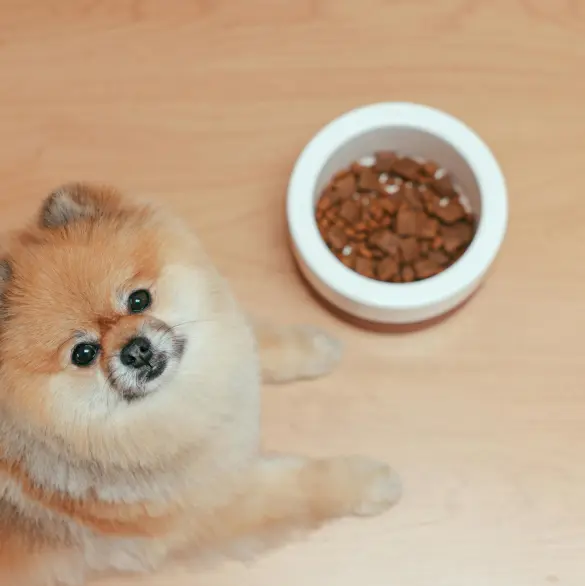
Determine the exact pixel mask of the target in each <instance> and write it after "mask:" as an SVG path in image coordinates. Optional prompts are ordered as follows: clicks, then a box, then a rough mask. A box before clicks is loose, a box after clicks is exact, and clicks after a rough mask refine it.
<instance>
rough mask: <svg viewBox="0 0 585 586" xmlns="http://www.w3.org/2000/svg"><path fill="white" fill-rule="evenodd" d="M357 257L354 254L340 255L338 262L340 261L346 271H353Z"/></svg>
mask: <svg viewBox="0 0 585 586" xmlns="http://www.w3.org/2000/svg"><path fill="white" fill-rule="evenodd" d="M357 258H358V257H357V255H356V253H355V252H353V251H352V252H351V253H350V254H348V255H347V256H346V255H341V256H340V257H339V260H341V262H342V263H343V264H344V265H345V266H346V267H347V268H348V269H355V263H356V259H357Z"/></svg>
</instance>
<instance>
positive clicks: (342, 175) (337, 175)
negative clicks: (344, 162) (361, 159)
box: [331, 168, 352, 183]
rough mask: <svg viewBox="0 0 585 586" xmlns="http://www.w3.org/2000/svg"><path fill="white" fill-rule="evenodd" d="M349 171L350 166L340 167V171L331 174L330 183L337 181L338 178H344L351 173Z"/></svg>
mask: <svg viewBox="0 0 585 586" xmlns="http://www.w3.org/2000/svg"><path fill="white" fill-rule="evenodd" d="M351 172H352V171H351V169H350V168H345V169H341V171H337V173H335V175H333V177H332V178H331V183H337V182H338V181H339V180H341V179H344V178H345V177H347V176H348V175H351Z"/></svg>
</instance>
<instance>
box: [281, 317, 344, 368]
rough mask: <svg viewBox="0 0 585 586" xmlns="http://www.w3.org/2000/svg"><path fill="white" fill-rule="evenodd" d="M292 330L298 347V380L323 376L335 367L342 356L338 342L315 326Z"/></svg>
mask: <svg viewBox="0 0 585 586" xmlns="http://www.w3.org/2000/svg"><path fill="white" fill-rule="evenodd" d="M292 330H293V334H294V337H295V338H296V342H297V344H298V345H299V347H298V349H299V362H298V373H297V374H298V378H317V377H320V376H324V375H326V374H329V373H330V372H331V371H332V370H333V369H334V368H335V367H336V366H337V364H338V363H339V361H340V359H341V354H342V345H341V342H340V341H339V340H337V339H336V338H334V337H333V336H331V335H330V334H328V333H327V332H325V331H324V330H321V329H319V328H317V327H315V326H304V325H301V326H294V327H293V328H292Z"/></svg>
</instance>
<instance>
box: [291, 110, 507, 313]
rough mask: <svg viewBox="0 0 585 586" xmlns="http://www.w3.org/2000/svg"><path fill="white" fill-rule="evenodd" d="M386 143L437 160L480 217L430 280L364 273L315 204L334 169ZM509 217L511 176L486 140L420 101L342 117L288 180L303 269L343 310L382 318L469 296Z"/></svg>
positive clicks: (446, 305) (435, 308)
mask: <svg viewBox="0 0 585 586" xmlns="http://www.w3.org/2000/svg"><path fill="white" fill-rule="evenodd" d="M380 150H396V151H398V152H400V153H401V154H404V155H411V156H414V157H424V158H425V159H431V160H433V161H435V162H437V163H438V164H439V165H441V166H442V167H443V168H445V169H446V170H447V171H449V172H450V173H451V175H452V176H453V178H454V180H455V182H456V183H457V184H458V185H459V186H460V187H461V189H462V191H463V193H464V194H465V195H466V196H467V199H468V200H469V203H470V204H471V207H472V210H473V212H474V213H475V214H476V215H477V216H478V218H479V223H478V227H477V232H476V235H475V238H474V239H473V242H472V243H471V245H470V246H469V248H468V249H467V251H466V252H465V254H464V255H463V256H462V257H461V258H460V259H459V260H458V261H457V262H456V263H455V264H454V265H453V266H451V267H450V268H448V269H447V270H446V271H444V272H442V273H440V274H439V275H436V276H434V277H431V278H430V279H426V280H424V281H418V282H415V283H383V282H379V281H375V280H373V279H368V278H366V277H362V276H361V275H359V274H357V273H356V272H354V271H352V270H351V269H348V268H347V267H345V266H344V265H343V264H342V263H340V262H339V261H338V260H337V259H336V258H335V257H334V256H333V255H332V254H331V252H330V251H329V250H328V248H327V246H326V245H325V243H324V242H323V240H322V238H321V235H320V234H319V231H318V229H317V223H316V221H315V204H316V202H317V200H318V198H319V195H320V193H321V191H322V189H323V188H324V186H325V185H326V184H327V183H328V181H329V180H330V178H331V176H332V175H333V174H334V173H335V172H336V171H339V170H340V169H342V168H343V167H346V166H347V165H349V164H350V163H352V162H353V161H355V160H357V159H360V158H361V157H363V156H365V155H371V154H373V153H374V152H375V151H380ZM507 217H508V202H507V194H506V184H505V181H504V177H503V175H502V171H501V169H500V167H499V165H498V163H497V161H496V160H495V158H494V156H493V154H492V153H491V151H490V149H489V148H488V147H487V146H486V144H485V143H484V142H483V141H482V140H481V139H480V138H479V137H478V136H477V135H476V134H475V133H474V132H473V131H472V130H471V129H470V128H469V127H467V126H466V125H465V124H463V123H462V122H460V121H459V120H457V119H455V118H453V117H452V116H450V115H449V114H445V113H443V112H440V111H438V110H435V109H433V108H429V107H426V106H421V105H416V104H408V103H381V104H373V105H371V106H365V107H363V108H358V109H356V110H352V111H351V112H348V113H347V114H344V115H343V116H341V117H339V118H337V119H336V120H334V121H333V122H331V123H330V124H328V125H327V126H325V128H323V129H322V130H321V131H319V132H318V133H317V135H316V136H315V137H314V138H313V139H312V140H311V142H310V143H309V144H308V145H307V146H306V147H305V149H304V150H303V152H302V153H301V155H300V157H299V159H298V161H297V163H296V165H295V167H294V170H293V173H292V175H291V178H290V182H289V186H288V195H287V219H288V227H289V231H290V236H291V240H292V247H293V251H294V255H295V257H296V260H297V262H298V264H299V267H300V269H301V271H302V273H303V274H304V276H305V277H306V279H307V280H308V281H309V283H310V284H311V285H312V286H313V287H314V288H315V290H316V291H317V292H318V293H319V294H320V295H321V296H322V297H324V298H325V299H326V300H327V301H329V302H330V303H332V304H333V305H335V306H337V307H338V308H339V309H341V310H342V311H344V312H346V313H348V314H350V315H353V316H355V317H357V318H360V319H364V320H368V321H372V322H378V323H386V324H407V323H415V322H420V321H425V320H429V319H432V318H437V317H438V316H440V315H442V314H445V313H447V312H449V311H450V310H452V309H454V308H455V307H457V306H458V305H460V304H461V303H463V302H464V301H465V300H466V299H467V298H468V297H469V296H470V295H471V294H472V293H473V292H474V291H475V290H476V288H477V287H478V286H479V284H480V283H481V281H482V278H483V277H484V275H485V274H486V272H487V270H488V269H489V267H490V265H491V264H492V262H493V260H494V258H495V257H496V254H497V252H498V250H499V248H500V246H501V244H502V240H503V238H504V234H505V231H506V225H507Z"/></svg>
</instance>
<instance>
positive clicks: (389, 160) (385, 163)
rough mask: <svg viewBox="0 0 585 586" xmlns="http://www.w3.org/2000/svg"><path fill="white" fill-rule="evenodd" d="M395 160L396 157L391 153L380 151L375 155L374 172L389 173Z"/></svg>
mask: <svg viewBox="0 0 585 586" xmlns="http://www.w3.org/2000/svg"><path fill="white" fill-rule="evenodd" d="M396 159H398V156H397V155H396V153H394V152H392V151H381V152H379V153H376V162H375V163H374V170H375V171H377V172H378V173H390V171H392V165H393V164H394V161H396Z"/></svg>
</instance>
